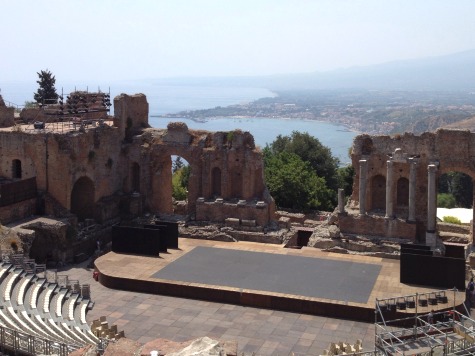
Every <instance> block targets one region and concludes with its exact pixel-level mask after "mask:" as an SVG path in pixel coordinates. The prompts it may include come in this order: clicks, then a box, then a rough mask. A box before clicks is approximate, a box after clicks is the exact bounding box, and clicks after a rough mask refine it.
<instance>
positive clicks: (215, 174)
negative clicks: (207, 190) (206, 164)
mask: <svg viewBox="0 0 475 356" xmlns="http://www.w3.org/2000/svg"><path fill="white" fill-rule="evenodd" d="M211 189H212V195H215V196H217V197H220V196H221V169H220V168H219V167H214V168H213V169H212V171H211Z"/></svg>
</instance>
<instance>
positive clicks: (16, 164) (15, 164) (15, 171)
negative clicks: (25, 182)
mask: <svg viewBox="0 0 475 356" xmlns="http://www.w3.org/2000/svg"><path fill="white" fill-rule="evenodd" d="M21 176H22V172H21V161H20V160H19V159H14V160H13V161H12V178H13V179H21Z"/></svg>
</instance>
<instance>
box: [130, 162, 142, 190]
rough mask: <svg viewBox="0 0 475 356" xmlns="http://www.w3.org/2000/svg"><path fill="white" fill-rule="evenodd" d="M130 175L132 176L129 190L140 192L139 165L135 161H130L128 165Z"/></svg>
mask: <svg viewBox="0 0 475 356" xmlns="http://www.w3.org/2000/svg"><path fill="white" fill-rule="evenodd" d="M130 173H131V174H130V175H131V177H132V181H131V187H130V188H131V190H132V192H139V193H140V165H139V164H138V163H137V162H134V163H132V166H131V167H130Z"/></svg>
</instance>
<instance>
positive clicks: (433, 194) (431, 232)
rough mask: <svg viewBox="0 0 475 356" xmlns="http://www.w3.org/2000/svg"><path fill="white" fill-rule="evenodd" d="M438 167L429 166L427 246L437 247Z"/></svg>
mask: <svg viewBox="0 0 475 356" xmlns="http://www.w3.org/2000/svg"><path fill="white" fill-rule="evenodd" d="M436 172H437V166H436V165H435V164H429V165H428V166H427V232H426V245H429V246H432V247H435V245H436V239H435V230H436V215H437V191H436V184H435V173H436Z"/></svg>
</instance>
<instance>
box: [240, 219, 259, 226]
mask: <svg viewBox="0 0 475 356" xmlns="http://www.w3.org/2000/svg"><path fill="white" fill-rule="evenodd" d="M241 223H242V225H243V226H256V220H247V219H243V220H242V221H241Z"/></svg>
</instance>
